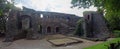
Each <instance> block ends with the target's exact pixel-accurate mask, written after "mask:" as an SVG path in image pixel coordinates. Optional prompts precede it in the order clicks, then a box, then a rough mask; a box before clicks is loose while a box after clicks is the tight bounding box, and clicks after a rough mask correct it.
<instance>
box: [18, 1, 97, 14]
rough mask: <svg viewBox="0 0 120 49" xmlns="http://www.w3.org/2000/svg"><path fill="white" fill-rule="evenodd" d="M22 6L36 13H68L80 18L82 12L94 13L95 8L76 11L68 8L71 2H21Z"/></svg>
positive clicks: (76, 9)
mask: <svg viewBox="0 0 120 49" xmlns="http://www.w3.org/2000/svg"><path fill="white" fill-rule="evenodd" d="M19 3H21V4H22V5H23V6H25V7H28V8H32V9H35V10H37V11H50V12H60V13H69V14H75V15H78V16H82V13H83V11H90V10H91V11H96V10H97V9H96V8H95V7H93V6H92V7H90V8H89V9H83V8H81V9H78V8H73V9H72V8H70V6H72V5H71V4H70V3H71V0H21V1H20V2H19Z"/></svg>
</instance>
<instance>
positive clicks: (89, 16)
mask: <svg viewBox="0 0 120 49" xmlns="http://www.w3.org/2000/svg"><path fill="white" fill-rule="evenodd" d="M83 15H84V36H85V37H88V38H99V39H105V38H108V37H109V30H108V28H107V25H106V22H105V19H104V17H103V15H102V14H100V13H98V12H95V11H85V12H84V13H83Z"/></svg>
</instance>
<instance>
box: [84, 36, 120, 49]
mask: <svg viewBox="0 0 120 49" xmlns="http://www.w3.org/2000/svg"><path fill="white" fill-rule="evenodd" d="M118 41H120V38H115V39H113V40H110V41H106V42H103V43H100V44H97V45H93V46H90V47H86V48H84V49H108V45H109V44H110V43H117V42H118Z"/></svg>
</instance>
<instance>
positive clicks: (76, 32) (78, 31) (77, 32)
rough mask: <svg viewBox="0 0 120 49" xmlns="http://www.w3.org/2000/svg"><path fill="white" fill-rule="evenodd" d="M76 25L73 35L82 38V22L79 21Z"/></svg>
mask: <svg viewBox="0 0 120 49" xmlns="http://www.w3.org/2000/svg"><path fill="white" fill-rule="evenodd" d="M77 23H78V25H77V28H76V30H75V35H78V36H83V27H82V23H83V20H79V21H78V22H77Z"/></svg>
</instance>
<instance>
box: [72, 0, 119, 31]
mask: <svg viewBox="0 0 120 49" xmlns="http://www.w3.org/2000/svg"><path fill="white" fill-rule="evenodd" d="M119 3H120V0H72V1H71V4H72V5H73V6H72V8H74V7H78V8H89V7H90V6H94V7H97V9H98V12H101V13H103V14H105V18H106V20H107V21H108V24H109V26H110V28H111V29H112V30H116V29H117V30H120V22H119V20H120V9H119V7H120V4H119Z"/></svg>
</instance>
